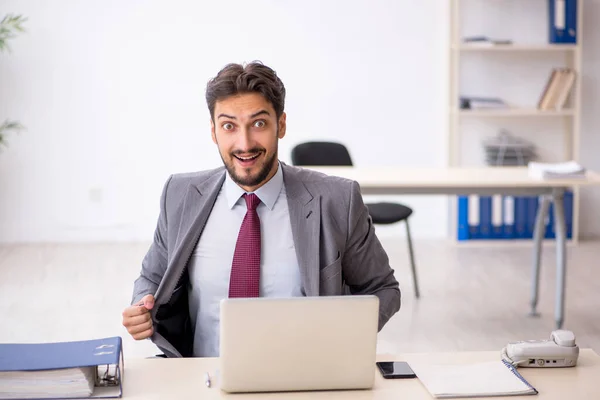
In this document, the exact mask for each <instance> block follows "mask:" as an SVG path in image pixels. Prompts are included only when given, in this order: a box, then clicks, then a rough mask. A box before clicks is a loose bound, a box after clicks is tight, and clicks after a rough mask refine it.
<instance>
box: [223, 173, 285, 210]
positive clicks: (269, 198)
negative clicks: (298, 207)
mask: <svg viewBox="0 0 600 400" xmlns="http://www.w3.org/2000/svg"><path fill="white" fill-rule="evenodd" d="M282 188H283V172H282V170H281V164H279V162H277V172H276V173H275V175H273V177H272V178H271V179H269V181H268V182H267V183H265V184H264V185H262V186H261V187H259V188H258V189H256V191H254V194H255V195H257V196H258V198H259V199H260V201H261V202H262V203H264V205H265V206H267V208H268V209H269V210H272V209H273V207H274V206H275V202H276V201H277V198H278V197H279V193H280V192H281V189H282ZM244 193H247V192H246V191H245V190H244V189H242V188H241V187H239V186H238V184H237V183H235V182H234V181H233V179H231V176H229V173H226V174H225V197H226V198H227V206H228V207H229V209H232V208H233V206H234V205H235V204H236V203H237V202H238V200H239V199H240V197H242V195H243V194H244Z"/></svg>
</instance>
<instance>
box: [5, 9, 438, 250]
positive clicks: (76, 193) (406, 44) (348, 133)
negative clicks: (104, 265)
mask: <svg viewBox="0 0 600 400" xmlns="http://www.w3.org/2000/svg"><path fill="white" fill-rule="evenodd" d="M342 4H343V5H342ZM407 7H410V8H411V10H410V15H411V17H410V18H405V17H406V15H407V11H409V10H408V9H407ZM446 9H447V7H440V6H439V5H438V2H437V1H433V0H430V1H424V2H414V1H413V2H410V1H396V0H377V1H358V0H354V1H349V2H344V3H338V2H321V1H319V0H310V1H302V2H299V1H294V2H292V1H286V2H282V1H275V0H272V1H268V0H261V1H252V2H248V1H242V0H236V1H228V2H223V1H211V2H208V1H205V2H191V1H187V2H186V1H170V2H168V3H167V2H166V1H127V2H124V1H117V0H111V1H105V0H103V1H94V2H81V1H74V0H73V1H68V0H60V1H53V2H46V1H41V0H38V1H27V2H25V1H4V2H3V3H2V8H1V11H2V12H14V13H22V14H25V15H26V16H27V17H28V18H29V21H28V22H27V23H26V26H27V29H28V32H27V34H25V35H22V36H21V37H19V38H18V39H17V40H14V41H13V43H12V47H13V52H12V54H10V55H2V56H0V57H1V58H0V87H2V90H1V91H0V104H1V108H0V117H1V118H4V117H10V118H14V119H19V120H20V121H21V122H22V123H23V124H24V125H26V126H27V131H26V132H24V133H22V134H21V135H19V136H15V137H11V138H10V147H9V149H8V150H5V151H4V152H3V153H2V154H1V155H0V188H1V189H0V190H1V192H0V241H4V242H13V241H80V240H82V241H83V240H103V241H104V240H149V239H151V237H152V231H153V229H154V224H155V221H156V216H157V212H158V197H159V194H160V190H161V188H162V184H163V183H164V180H165V179H166V178H167V176H168V175H169V174H170V173H172V172H177V171H189V170H197V169H205V168H212V167H214V166H217V165H220V163H221V161H220V158H219V157H218V154H217V150H216V148H215V147H214V145H213V144H212V142H211V141H210V135H209V115H208V111H207V110H206V104H205V101H204V97H203V96H204V89H205V84H206V82H207V81H208V79H209V78H211V77H212V76H214V75H215V74H216V72H217V71H218V70H219V69H220V68H221V67H223V66H224V65H225V64H226V63H228V62H232V61H234V62H241V61H251V60H254V59H260V60H262V61H263V62H265V63H266V64H268V65H270V66H272V67H274V68H275V69H276V70H277V72H278V73H279V75H280V76H281V78H282V79H283V81H284V83H285V84H286V87H287V90H288V97H287V107H286V108H287V113H288V136H287V137H286V138H285V139H284V140H283V141H282V142H281V143H280V158H281V159H282V160H284V161H289V158H290V156H289V154H290V150H291V148H292V146H293V145H294V144H296V143H298V142H301V141H304V140H308V139H314V138H323V139H334V140H341V141H343V142H345V143H346V144H347V145H348V146H349V147H350V148H351V150H352V155H353V157H354V160H355V163H356V164H359V165H373V164H378V163H384V164H403V165H426V166H441V165H444V163H445V158H444V156H445V150H444V149H445V143H444V138H445V131H446V119H445V115H446V114H445V112H446V111H445V108H444V107H445V103H446V102H445V99H446V97H445V90H446V88H445V74H446V68H447V60H446V54H445V49H446V46H447V41H446V37H445V35H446V31H447V18H446ZM411 200H414V202H412V203H411V204H413V205H414V206H415V207H416V208H418V212H417V215H416V217H415V223H414V230H415V233H416V234H420V235H439V236H441V235H444V233H445V229H446V224H445V218H444V216H445V209H444V201H443V199H418V198H417V199H411Z"/></svg>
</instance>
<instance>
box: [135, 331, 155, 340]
mask: <svg viewBox="0 0 600 400" xmlns="http://www.w3.org/2000/svg"><path fill="white" fill-rule="evenodd" d="M153 333H154V329H153V328H150V329H148V330H145V331H143V332H140V333H136V334H133V335H131V336H132V337H133V338H134V339H135V340H144V339H148V338H149V337H150V336H152V334H153Z"/></svg>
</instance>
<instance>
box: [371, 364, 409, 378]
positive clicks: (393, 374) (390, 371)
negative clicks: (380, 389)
mask: <svg viewBox="0 0 600 400" xmlns="http://www.w3.org/2000/svg"><path fill="white" fill-rule="evenodd" d="M377 367H378V368H379V370H380V371H381V375H383V377H384V378H385V379H410V378H416V377H417V375H415V373H414V371H413V370H412V368H411V367H410V365H408V363H407V362H405V361H380V362H377Z"/></svg>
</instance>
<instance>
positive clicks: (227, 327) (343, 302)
mask: <svg viewBox="0 0 600 400" xmlns="http://www.w3.org/2000/svg"><path fill="white" fill-rule="evenodd" d="M378 317H379V299H378V298H377V297H376V296H329V297H293V298H251V299H224V300H222V301H221V331H220V373H219V375H220V377H219V381H220V387H221V389H222V390H224V391H226V392H275V391H304V390H331V389H369V388H371V387H372V386H373V382H374V379H375V356H376V348H377V326H378Z"/></svg>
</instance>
